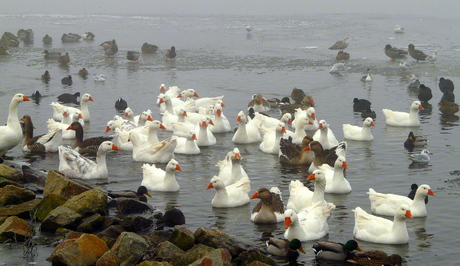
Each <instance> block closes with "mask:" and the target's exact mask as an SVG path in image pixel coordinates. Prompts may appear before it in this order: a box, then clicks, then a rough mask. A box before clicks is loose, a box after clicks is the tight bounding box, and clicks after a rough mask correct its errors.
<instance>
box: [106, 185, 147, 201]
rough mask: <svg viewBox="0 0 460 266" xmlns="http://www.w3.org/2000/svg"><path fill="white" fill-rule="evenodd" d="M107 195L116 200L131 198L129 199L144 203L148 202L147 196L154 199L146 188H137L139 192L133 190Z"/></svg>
mask: <svg viewBox="0 0 460 266" xmlns="http://www.w3.org/2000/svg"><path fill="white" fill-rule="evenodd" d="M107 195H108V196H109V197H111V198H114V199H115V198H129V199H135V200H139V201H142V202H147V197H146V196H149V197H152V196H151V195H150V193H149V192H148V190H147V188H146V187H145V186H139V187H138V188H137V191H132V190H119V191H109V192H108V193H107Z"/></svg>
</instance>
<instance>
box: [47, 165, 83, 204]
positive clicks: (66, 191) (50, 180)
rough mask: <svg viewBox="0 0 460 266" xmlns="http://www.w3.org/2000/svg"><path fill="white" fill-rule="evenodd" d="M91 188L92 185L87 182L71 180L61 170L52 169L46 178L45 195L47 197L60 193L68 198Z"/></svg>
mask: <svg viewBox="0 0 460 266" xmlns="http://www.w3.org/2000/svg"><path fill="white" fill-rule="evenodd" d="M90 189H91V187H89V186H88V185H86V184H83V183H81V182H78V181H76V180H71V179H69V178H67V177H66V176H65V175H64V174H62V173H61V172H59V171H56V170H51V171H49V172H48V176H47V178H46V184H45V190H44V191H43V196H44V197H46V196H47V195H49V194H58V195H61V196H63V197H66V198H70V197H73V196H76V195H79V194H81V193H83V192H85V191H88V190H90Z"/></svg>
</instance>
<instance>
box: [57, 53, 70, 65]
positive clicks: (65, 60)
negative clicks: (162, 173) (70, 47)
mask: <svg viewBox="0 0 460 266" xmlns="http://www.w3.org/2000/svg"><path fill="white" fill-rule="evenodd" d="M57 61H58V62H59V63H60V64H61V65H67V64H68V63H69V62H70V56H69V52H66V53H65V54H64V55H61V56H60V57H59V58H58V59H57Z"/></svg>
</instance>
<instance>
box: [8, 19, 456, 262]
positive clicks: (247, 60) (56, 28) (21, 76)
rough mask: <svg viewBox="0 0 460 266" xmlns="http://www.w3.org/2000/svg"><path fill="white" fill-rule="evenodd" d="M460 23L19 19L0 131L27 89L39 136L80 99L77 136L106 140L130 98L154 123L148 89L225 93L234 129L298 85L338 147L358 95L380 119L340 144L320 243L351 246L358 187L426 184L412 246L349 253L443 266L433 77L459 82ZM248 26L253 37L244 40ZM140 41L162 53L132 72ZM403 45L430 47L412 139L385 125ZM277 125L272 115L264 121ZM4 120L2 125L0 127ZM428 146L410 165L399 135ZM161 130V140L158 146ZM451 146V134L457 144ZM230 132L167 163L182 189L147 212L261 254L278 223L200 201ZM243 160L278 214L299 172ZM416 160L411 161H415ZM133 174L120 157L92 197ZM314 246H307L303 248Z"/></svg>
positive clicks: (440, 134)
mask: <svg viewBox="0 0 460 266" xmlns="http://www.w3.org/2000/svg"><path fill="white" fill-rule="evenodd" d="M458 22H459V21H458V20H449V19H445V18H436V17H418V16H404V17H400V16H398V17H396V16H391V15H375V14H373V15H366V14H352V15H343V14H340V15H335V14H330V15H310V16H308V17H307V16H293V17H284V16H279V17H276V16H258V17H254V16H253V17H243V16H225V15H223V16H152V17H149V16H100V15H98V16H69V15H25V16H6V15H4V16H0V25H2V28H1V30H2V31H11V32H13V33H16V32H17V30H18V29H20V28H26V29H28V28H32V29H33V30H34V32H35V44H34V45H31V46H27V47H24V46H23V44H21V45H20V47H19V48H14V49H12V55H11V56H1V57H0V73H1V77H2V78H1V79H0V106H1V107H2V109H1V111H0V121H6V117H7V106H8V104H9V102H10V100H11V97H12V95H14V94H15V93H17V92H22V93H24V94H26V95H30V94H32V92H34V91H36V90H38V91H40V92H41V93H42V94H43V95H45V97H44V98H43V99H42V101H41V102H40V104H35V103H32V102H26V103H22V104H21V105H20V107H19V114H20V116H22V115H24V114H29V115H31V116H32V119H33V122H34V125H35V127H36V130H35V132H36V134H39V133H44V132H45V131H46V123H45V121H46V120H47V119H48V118H50V117H51V116H52V108H51V106H49V103H51V102H52V101H55V100H56V96H58V95H60V94H62V93H64V92H69V93H74V92H77V91H79V92H81V93H86V92H88V93H90V94H91V95H92V97H93V98H94V100H95V102H93V103H90V111H91V123H90V125H87V126H85V127H86V129H87V131H86V136H87V137H90V136H99V135H103V134H104V130H105V126H106V123H107V121H108V120H110V119H112V117H113V116H114V115H115V114H116V113H117V112H116V111H115V109H114V103H115V101H116V99H117V98H118V97H123V98H124V99H126V100H127V102H128V104H129V106H130V107H131V108H132V109H133V110H134V112H136V114H138V113H140V112H141V111H143V110H146V109H152V110H153V116H154V118H155V119H160V115H159V112H158V108H157V106H156V105H155V101H156V96H157V94H158V87H159V85H160V84H161V83H165V84H166V86H178V87H180V88H181V89H187V88H193V89H195V90H196V91H197V92H198V94H200V96H202V97H205V96H219V95H225V97H224V101H225V103H226V105H227V107H226V108H225V109H224V113H225V115H226V116H227V117H228V118H229V120H231V121H232V123H233V124H236V122H234V119H235V118H236V115H237V113H238V112H239V111H240V110H245V109H246V105H247V103H248V102H249V101H250V98H251V96H252V94H254V93H262V94H263V95H264V96H265V97H267V98H271V97H278V98H281V97H283V96H288V95H289V94H290V92H291V90H292V88H294V87H297V88H300V89H303V90H304V91H305V92H307V93H308V94H311V95H312V96H313V97H314V99H315V101H316V103H317V105H316V107H315V108H316V111H317V116H318V119H325V120H327V121H328V123H329V124H330V125H331V128H332V130H333V131H334V133H335V135H336V136H337V138H338V139H342V138H343V132H342V124H343V123H351V124H356V125H361V124H362V118H361V117H360V115H359V114H357V113H353V109H352V100H353V98H354V97H358V98H366V99H369V100H370V101H371V102H372V103H373V107H374V109H375V110H376V111H377V119H376V127H375V128H373V135H374V137H375V139H374V141H373V142H371V143H361V142H352V141H349V142H348V143H349V151H348V152H347V162H348V165H349V166H350V168H349V169H348V170H347V172H346V176H347V178H348V179H349V180H350V183H351V185H352V187H353V192H352V193H350V194H349V195H343V196H332V195H326V200H327V201H329V202H333V203H335V204H336V205H337V208H336V209H335V211H334V212H333V214H332V215H331V217H330V219H329V226H330V232H329V235H328V236H327V237H325V239H326V240H331V241H341V242H344V241H346V240H348V239H351V238H353V234H352V232H353V225H354V218H353V212H352V211H351V210H352V209H353V208H355V207H356V206H361V207H362V208H363V209H365V210H367V211H370V203H369V199H368V197H367V195H366V192H367V191H368V188H369V187H372V188H374V189H375V190H377V191H379V192H387V193H395V194H402V195H405V194H407V193H408V192H409V190H410V189H409V188H410V185H411V184H412V183H418V184H423V183H426V184H429V185H430V186H431V188H432V189H433V190H434V191H435V193H436V197H433V198H431V199H430V201H429V204H428V207H427V209H428V212H429V214H428V217H427V218H426V219H421V218H418V219H411V220H409V221H408V222H407V227H408V230H409V236H410V241H409V244H407V245H378V244H372V243H366V242H360V246H361V247H362V248H363V249H364V250H368V249H380V250H383V251H385V252H387V253H390V254H391V253H398V254H400V255H401V256H402V257H403V258H404V259H405V260H406V261H407V264H408V265H442V264H444V265H448V264H452V261H454V260H456V259H457V258H458V254H456V250H454V249H452V248H451V247H455V246H459V244H460V243H459V240H458V237H456V235H457V232H458V230H459V229H460V228H459V225H458V222H457V217H458V216H459V215H460V211H459V208H458V195H459V188H458V177H457V176H452V175H450V174H449V172H451V171H454V170H457V169H460V166H458V155H459V147H458V141H457V139H458V132H459V127H458V125H459V121H458V118H459V117H458V116H454V117H450V118H446V117H443V116H442V115H441V114H440V112H439V111H438V110H437V108H436V104H437V102H438V101H439V99H440V98H441V92H440V91H439V89H438V87H437V80H438V79H439V77H441V76H443V77H446V78H450V79H452V80H453V81H454V83H457V84H460V74H459V73H460V71H459V70H460V69H459V63H460V45H458V38H457V37H456V36H457V35H458V31H457V30H456V29H455V28H454V25H458ZM246 24H251V25H252V27H253V31H252V32H251V33H247V32H246V31H245V29H244V27H245V25H246ZM396 24H400V25H402V26H404V27H405V28H406V32H405V33H404V34H395V33H393V27H394V26H395V25H396ZM85 31H92V32H93V33H95V35H96V41H94V42H85V41H82V42H80V43H76V44H64V43H61V42H60V37H61V36H62V34H63V33H69V32H74V33H79V34H82V33H84V32H85ZM45 34H49V35H50V36H52V37H53V45H52V47H51V48H52V49H55V50H59V51H61V52H66V51H68V52H69V54H70V57H71V62H70V64H69V67H61V66H59V65H58V64H57V63H54V62H45V60H44V59H43V54H42V52H43V50H44V49H50V47H46V48H44V47H43V46H42V42H41V38H42V37H43V36H44V35H45ZM345 36H348V37H349V38H350V39H351V40H350V45H349V47H348V48H347V50H346V51H347V52H349V53H350V54H351V60H350V61H349V62H347V63H346V66H345V69H344V70H343V71H342V72H341V75H330V74H329V72H328V71H329V69H330V68H331V66H332V65H333V64H334V63H335V55H336V51H331V50H328V49H327V48H328V47H329V46H331V45H332V44H333V43H334V42H335V41H336V40H339V39H342V38H343V37H345ZM110 39H116V40H117V42H118V44H119V52H118V54H117V55H116V56H115V57H110V58H109V57H106V56H105V55H104V54H103V53H102V48H101V47H100V46H99V44H100V43H102V42H104V41H107V40H110ZM144 42H149V43H154V44H157V45H158V46H159V47H160V50H159V51H158V53H157V54H156V55H150V56H145V55H143V56H142V57H141V59H140V60H139V62H137V63H131V62H129V61H128V60H127V59H126V57H125V55H126V51H128V50H138V51H140V47H141V45H142V44H143V43H144ZM409 43H413V44H415V46H416V47H417V48H419V49H421V50H423V51H425V52H426V53H431V52H432V51H434V50H438V52H439V59H438V61H436V63H435V66H431V65H430V64H429V63H418V64H415V63H414V62H413V60H412V59H411V58H407V59H406V60H407V61H409V62H411V63H414V64H413V66H412V73H414V74H416V75H418V76H419V79H420V81H421V82H422V83H424V84H425V85H426V86H428V87H430V88H431V89H432V90H433V94H434V97H433V99H432V100H431V104H432V105H433V109H432V110H426V111H424V112H423V113H421V114H420V117H421V121H422V125H421V127H420V128H395V127H388V126H386V125H385V123H384V121H383V120H382V116H383V115H382V113H381V109H382V108H389V109H393V110H399V111H407V110H408V109H409V106H410V104H411V103H412V101H413V100H415V99H416V97H417V96H416V95H415V94H413V93H411V92H409V91H408V90H407V85H408V81H407V79H404V78H402V77H403V75H402V73H401V71H400V70H399V67H398V62H390V61H389V58H388V57H386V56H385V55H384V53H383V48H384V46H385V45H386V44H391V45H392V46H396V47H402V48H405V47H407V45H408V44H409ZM172 45H174V46H175V47H176V50H177V54H178V56H177V58H176V59H175V60H174V61H172V62H165V61H164V57H163V55H164V52H165V50H166V49H168V48H169V47H170V46H172ZM82 67H86V69H88V71H89V73H90V76H92V74H104V75H105V76H106V77H107V80H106V81H105V83H95V82H94V81H93V79H92V78H91V77H90V78H89V79H87V80H83V79H81V78H80V77H78V76H77V75H76V73H77V72H78V70H79V69H81V68H82ZM367 68H371V69H372V73H373V78H374V81H373V82H372V83H371V84H363V83H362V82H361V81H360V78H361V77H362V76H363V75H364V74H365V71H366V69H367ZM45 70H49V71H50V73H51V76H52V79H51V82H50V83H49V84H44V83H42V82H41V80H40V75H41V74H42V73H43V72H44V71H45ZM66 75H73V78H74V83H73V85H72V86H71V87H64V86H63V85H61V83H60V80H61V78H63V77H64V76H66ZM271 114H272V115H273V116H278V113H277V112H276V111H273V112H271ZM2 123H4V122H2ZM411 130H413V131H414V132H415V133H416V134H420V135H423V136H427V137H428V138H429V144H428V147H427V148H428V149H429V150H430V151H431V152H432V153H433V154H434V155H433V156H432V159H431V162H430V163H429V164H428V165H426V166H423V167H412V166H411V164H410V160H409V159H408V156H409V152H408V151H407V150H405V149H404V147H403V142H404V140H405V139H406V137H407V134H408V133H409V131H411ZM168 136H169V135H168V133H162V135H161V138H166V137H168ZM455 136H457V137H455ZM231 137H232V134H230V133H229V134H224V135H219V136H217V138H218V144H217V145H216V146H214V147H209V148H203V149H202V153H201V154H200V155H199V156H187V155H177V156H176V159H177V161H178V162H179V163H180V165H181V166H182V168H183V170H184V171H183V172H179V173H177V175H176V176H177V178H178V181H179V183H180V185H181V190H180V192H179V193H154V195H153V198H151V199H149V203H151V204H152V205H155V206H156V207H158V208H159V209H160V210H164V209H165V207H166V206H178V207H179V208H180V209H182V210H183V212H184V213H185V216H186V219H187V226H188V227H189V228H190V229H191V230H195V229H196V228H198V227H201V226H205V227H209V228H219V229H222V230H223V231H225V232H227V233H229V234H231V235H234V236H236V237H238V238H239V239H241V240H244V241H247V242H252V243H254V244H256V245H258V246H260V247H263V246H264V241H265V240H266V239H267V237H269V236H275V237H282V235H283V233H284V226H283V224H281V223H280V224H277V225H273V226H257V225H254V224H253V223H252V222H251V221H250V219H249V217H250V213H251V210H252V208H253V207H254V206H255V204H256V203H257V200H253V201H251V203H250V204H249V205H246V206H243V207H240V208H232V209H213V208H212V207H211V204H210V202H211V199H212V198H213V196H214V191H213V190H210V191H206V190H205V188H206V186H207V183H208V181H209V179H210V178H211V177H212V176H213V175H215V174H217V173H218V168H217V167H216V166H215V163H216V162H217V161H218V160H221V159H223V158H224V156H225V155H226V153H227V152H228V151H230V150H232V149H233V148H234V147H235V145H234V144H233V143H232V141H231ZM238 148H239V149H240V150H241V152H242V154H243V163H242V164H243V166H244V168H245V170H246V171H247V173H248V175H249V177H250V179H251V187H252V191H251V193H253V192H254V191H255V190H256V189H257V188H259V187H272V186H278V187H279V188H280V189H281V191H282V192H283V197H284V201H285V203H286V202H287V199H288V197H289V191H288V184H289V182H290V181H291V180H297V179H299V180H304V178H305V177H306V176H308V173H307V172H306V170H305V169H302V168H301V167H293V168H285V167H283V166H281V165H280V164H279V163H278V159H277V156H274V155H268V154H264V153H262V152H261V151H259V149H258V144H254V145H238ZM415 152H420V150H416V151H415ZM8 155H9V156H14V160H15V161H16V162H20V163H27V164H31V165H32V167H35V168H39V169H43V170H44V171H48V170H51V169H57V167H58V156H57V154H56V155H47V156H46V157H43V158H42V157H38V156H34V157H29V156H25V155H24V154H23V153H22V150H21V149H20V147H19V146H18V147H16V148H15V149H13V150H11V151H10V152H9V153H8ZM141 165H142V163H138V162H132V158H131V154H130V153H124V152H118V153H111V154H110V155H109V156H108V168H109V179H108V183H105V184H99V183H96V182H92V184H93V185H97V186H99V187H101V188H102V189H107V190H109V189H111V190H117V189H135V188H137V187H138V186H139V184H140V182H141V180H142V169H141ZM311 244H312V242H307V243H305V244H304V247H308V246H310V245H311ZM51 251H52V248H46V247H39V248H38V252H39V256H37V257H35V258H34V259H32V260H31V261H32V263H36V264H38V265H49V263H48V262H45V258H46V257H47V256H48V255H49V254H50V253H51ZM22 256H23V255H22V247H21V246H20V245H18V246H16V245H13V246H5V245H2V246H0V264H2V263H4V264H6V265H25V264H28V263H29V261H30V260H27V259H24V258H22ZM312 259H314V255H313V252H307V254H305V255H302V256H301V257H299V259H298V262H299V263H303V264H306V265H311V264H312Z"/></svg>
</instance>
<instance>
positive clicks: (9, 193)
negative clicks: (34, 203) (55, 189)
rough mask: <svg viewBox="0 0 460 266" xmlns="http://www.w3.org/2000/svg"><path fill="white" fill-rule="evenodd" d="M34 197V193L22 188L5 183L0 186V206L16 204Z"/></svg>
mask: <svg viewBox="0 0 460 266" xmlns="http://www.w3.org/2000/svg"><path fill="white" fill-rule="evenodd" d="M33 199H35V193H34V192H32V191H30V190H28V189H24V188H20V187H17V186H13V185H7V186H5V187H3V188H0V206H8V205H16V204H20V203H23V202H26V201H29V200H33Z"/></svg>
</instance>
